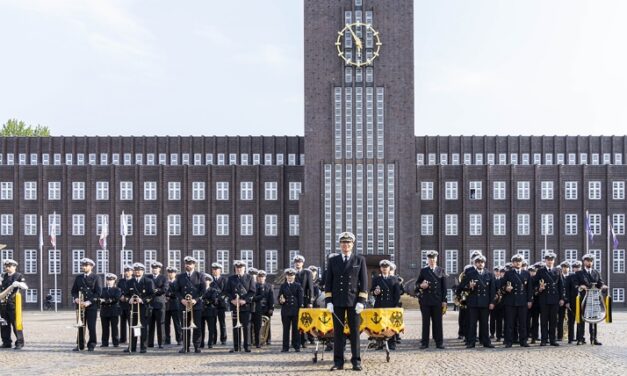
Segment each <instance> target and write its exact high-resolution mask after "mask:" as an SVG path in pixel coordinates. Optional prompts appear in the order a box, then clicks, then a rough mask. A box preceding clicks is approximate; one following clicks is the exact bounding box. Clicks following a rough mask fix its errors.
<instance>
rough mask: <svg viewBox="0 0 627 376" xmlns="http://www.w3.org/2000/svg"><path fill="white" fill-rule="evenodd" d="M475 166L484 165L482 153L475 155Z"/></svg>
mask: <svg viewBox="0 0 627 376" xmlns="http://www.w3.org/2000/svg"><path fill="white" fill-rule="evenodd" d="M475 164H476V165H482V164H483V154H481V153H476V154H475Z"/></svg>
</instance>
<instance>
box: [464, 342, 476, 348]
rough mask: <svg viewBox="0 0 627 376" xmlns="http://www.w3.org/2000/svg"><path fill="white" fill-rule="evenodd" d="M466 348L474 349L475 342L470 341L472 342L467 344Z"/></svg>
mask: <svg viewBox="0 0 627 376" xmlns="http://www.w3.org/2000/svg"><path fill="white" fill-rule="evenodd" d="M466 348H467V349H474V348H475V344H474V343H472V344H470V343H469V344H467V345H466Z"/></svg>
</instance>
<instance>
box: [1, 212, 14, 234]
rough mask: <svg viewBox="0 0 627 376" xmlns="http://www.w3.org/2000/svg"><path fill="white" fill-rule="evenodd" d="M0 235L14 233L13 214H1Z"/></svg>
mask: <svg viewBox="0 0 627 376" xmlns="http://www.w3.org/2000/svg"><path fill="white" fill-rule="evenodd" d="M0 235H3V236H11V235H13V214H2V215H0Z"/></svg>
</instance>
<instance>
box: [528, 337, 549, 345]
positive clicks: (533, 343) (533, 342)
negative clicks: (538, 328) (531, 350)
mask: <svg viewBox="0 0 627 376" xmlns="http://www.w3.org/2000/svg"><path fill="white" fill-rule="evenodd" d="M531 344H532V345H535V344H536V339H535V338H532V339H531ZM544 345H546V343H545V344H544ZM540 346H542V344H540Z"/></svg>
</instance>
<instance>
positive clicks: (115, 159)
mask: <svg viewBox="0 0 627 376" xmlns="http://www.w3.org/2000/svg"><path fill="white" fill-rule="evenodd" d="M111 164H112V165H115V166H117V165H119V164H120V154H118V153H113V154H112V155H111Z"/></svg>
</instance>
